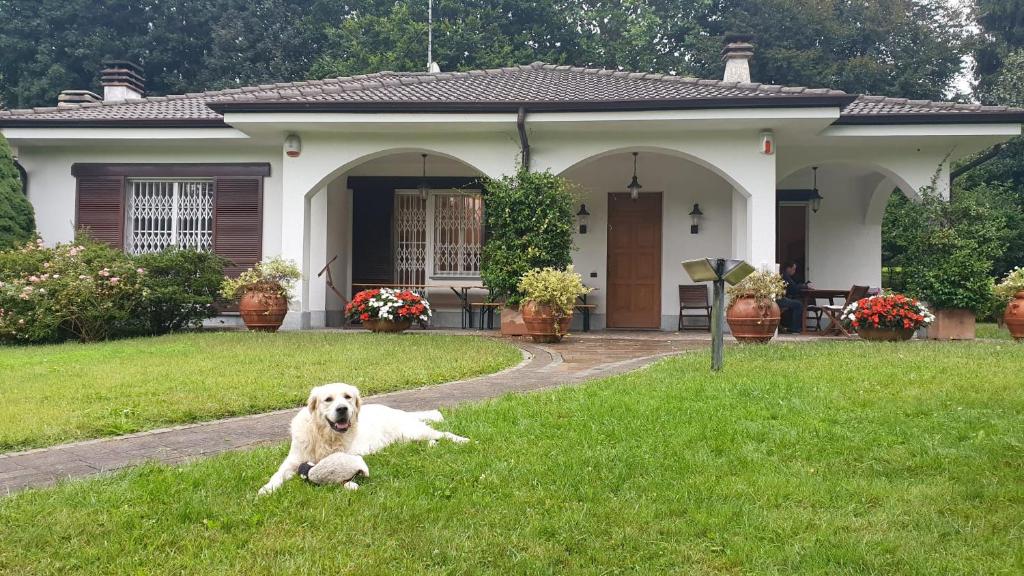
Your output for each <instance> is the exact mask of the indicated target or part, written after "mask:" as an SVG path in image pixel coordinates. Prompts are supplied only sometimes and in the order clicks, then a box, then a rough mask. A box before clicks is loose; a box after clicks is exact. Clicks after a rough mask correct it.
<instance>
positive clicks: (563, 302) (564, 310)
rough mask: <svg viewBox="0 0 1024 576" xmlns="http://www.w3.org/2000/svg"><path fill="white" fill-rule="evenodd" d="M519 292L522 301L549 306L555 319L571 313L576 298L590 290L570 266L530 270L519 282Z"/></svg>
mask: <svg viewBox="0 0 1024 576" xmlns="http://www.w3.org/2000/svg"><path fill="white" fill-rule="evenodd" d="M519 291H520V292H521V293H522V294H523V301H533V302H536V303H538V304H542V305H544V306H551V308H553V309H554V311H555V316H556V317H563V316H567V315H569V314H571V313H572V310H573V307H574V306H575V305H576V298H577V297H579V296H582V295H584V294H587V293H589V292H590V291H591V288H587V287H586V286H584V285H583V278H582V277H580V275H579V274H577V273H576V271H575V270H574V269H573V267H572V266H571V265H570V266H567V267H566V268H565V270H558V269H555V268H535V269H533V270H530V271H529V272H527V273H526V274H524V275H523V279H522V280H520V281H519Z"/></svg>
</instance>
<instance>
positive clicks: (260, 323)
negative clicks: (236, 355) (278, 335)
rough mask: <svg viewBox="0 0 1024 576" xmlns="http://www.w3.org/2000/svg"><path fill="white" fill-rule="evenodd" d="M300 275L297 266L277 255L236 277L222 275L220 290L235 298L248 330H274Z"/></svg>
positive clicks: (286, 310) (279, 325)
mask: <svg viewBox="0 0 1024 576" xmlns="http://www.w3.org/2000/svg"><path fill="white" fill-rule="evenodd" d="M301 276H302V273H301V272H300V271H299V268H298V266H296V265H295V264H294V263H293V262H291V261H290V260H285V259H284V258H281V257H280V256H277V257H274V258H271V259H269V260H264V261H263V262H260V263H259V264H257V265H255V266H253V267H252V268H249V269H248V270H246V271H245V272H242V273H241V274H239V275H238V277H237V278H225V279H224V282H223V283H222V284H221V288H220V292H221V295H222V296H224V297H225V298H229V299H231V298H238V299H239V301H238V312H239V314H240V315H241V316H242V320H243V321H244V322H245V326H246V327H247V328H249V330H258V331H263V332H276V331H277V329H278V328H280V327H281V324H282V323H283V322H284V317H285V315H287V314H288V300H290V299H291V290H292V287H293V286H294V284H295V281H296V280H298V279H299V278H300V277H301Z"/></svg>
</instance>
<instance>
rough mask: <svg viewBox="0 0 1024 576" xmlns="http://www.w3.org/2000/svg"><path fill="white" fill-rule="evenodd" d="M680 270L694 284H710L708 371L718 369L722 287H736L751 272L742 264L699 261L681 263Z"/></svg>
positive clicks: (722, 338) (722, 342)
mask: <svg viewBox="0 0 1024 576" xmlns="http://www.w3.org/2000/svg"><path fill="white" fill-rule="evenodd" d="M683 268H684V269H685V270H686V273H687V274H689V275H690V279H691V280H693V281H694V282H711V283H712V297H711V369H712V370H715V371H718V370H721V369H722V362H723V350H724V348H725V283H726V282H728V283H729V284H730V285H732V284H736V283H737V282H739V281H740V280H743V279H744V278H746V277H747V276H749V275H750V273H751V272H753V271H754V267H753V266H751V265H750V264H747V263H746V262H744V261H743V260H731V259H728V258H701V259H700V260H688V261H686V262H683Z"/></svg>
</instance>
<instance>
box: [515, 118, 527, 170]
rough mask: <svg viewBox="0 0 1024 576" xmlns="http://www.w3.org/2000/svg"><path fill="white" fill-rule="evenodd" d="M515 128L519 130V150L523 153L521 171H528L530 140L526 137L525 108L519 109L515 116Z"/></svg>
mask: <svg viewBox="0 0 1024 576" xmlns="http://www.w3.org/2000/svg"><path fill="white" fill-rule="evenodd" d="M516 128H518V129H519V148H520V149H521V150H522V151H523V169H524V170H529V169H530V138H529V137H528V136H527V135H526V107H525V106H520V107H519V114H517V115H516Z"/></svg>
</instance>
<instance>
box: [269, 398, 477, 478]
mask: <svg viewBox="0 0 1024 576" xmlns="http://www.w3.org/2000/svg"><path fill="white" fill-rule="evenodd" d="M443 419H444V417H443V416H441V413H440V412H438V411H437V410H426V411H423V412H405V411H403V410H396V409H394V408H388V407H387V406H384V405H382V404H367V405H366V406H363V405H362V400H360V398H359V389H358V388H356V387H355V386H352V385H350V384H340V383H338V384H324V385H323V386H318V387H316V388H313V389H312V390H311V391H310V392H309V400H307V401H306V406H305V407H304V408H303V409H302V410H300V411H299V413H298V414H296V415H295V418H293V419H292V424H291V434H292V445H291V449H290V450H289V451H288V456H287V457H286V458H285V459H284V462H282V463H281V467H280V468H278V469H277V472H276V473H274V475H273V476H272V477H271V478H270V481H268V482H267V483H266V484H265V485H264V486H263V487H262V488H260V492H259V493H260V494H269V493H270V492H273V491H274V490H277V489H278V488H280V487H281V485H282V484H284V482H285V480H287V479H289V478H291V477H292V476H294V475H295V473H296V471H298V469H299V466H301V465H302V464H304V463H306V462H313V463H316V462H319V461H320V460H322V459H324V458H325V457H326V456H329V455H331V454H334V453H336V452H346V453H348V454H355V455H357V456H365V455H367V454H372V453H374V452H376V451H378V450H380V449H382V448H384V447H385V446H388V445H390V444H393V443H395V442H402V441H415V440H427V441H430V443H434V442H437V441H438V440H440V439H441V438H447V439H449V440H452V441H453V442H459V443H462V442H468V441H469V439H468V438H463V437H462V436H456V435H455V434H452V433H450V432H440V431H438V430H434V429H433V428H431V427H430V426H429V425H428V424H427V423H428V422H440V421H441V420H443ZM350 487H351V486H350Z"/></svg>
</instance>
